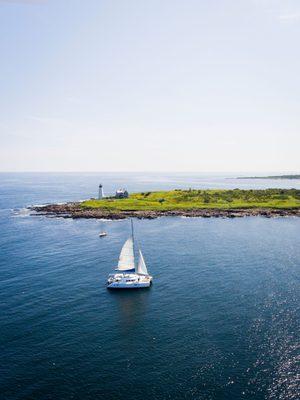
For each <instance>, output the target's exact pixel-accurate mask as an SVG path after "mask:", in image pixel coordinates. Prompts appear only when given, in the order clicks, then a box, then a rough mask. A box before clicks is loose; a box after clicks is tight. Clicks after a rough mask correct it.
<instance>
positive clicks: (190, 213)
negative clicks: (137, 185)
mask: <svg viewBox="0 0 300 400" xmlns="http://www.w3.org/2000/svg"><path fill="white" fill-rule="evenodd" d="M29 209H30V211H31V212H32V215H38V216H40V215H44V216H46V217H62V218H73V219H76V218H96V219H114V220H115V219H125V218H131V217H132V218H139V219H142V218H145V219H154V218H158V217H169V216H172V217H178V216H181V217H202V218H211V217H214V218H241V217H250V216H263V217H266V218H272V217H288V216H297V217H300V208H296V209H269V208H268V209H267V208H247V209H226V210H224V209H194V210H172V211H107V210H104V209H100V208H83V207H81V206H80V203H65V204H49V205H43V206H32V207H29Z"/></svg>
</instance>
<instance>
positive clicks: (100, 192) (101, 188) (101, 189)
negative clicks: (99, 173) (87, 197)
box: [98, 183, 104, 200]
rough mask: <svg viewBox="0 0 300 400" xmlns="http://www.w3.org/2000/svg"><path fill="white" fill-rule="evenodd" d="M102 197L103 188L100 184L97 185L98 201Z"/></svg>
mask: <svg viewBox="0 0 300 400" xmlns="http://www.w3.org/2000/svg"><path fill="white" fill-rule="evenodd" d="M103 197H104V193H103V186H102V183H100V185H99V194H98V199H99V200H101V199H103Z"/></svg>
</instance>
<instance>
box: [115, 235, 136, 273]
mask: <svg viewBox="0 0 300 400" xmlns="http://www.w3.org/2000/svg"><path fill="white" fill-rule="evenodd" d="M117 269H118V270H119V271H126V270H130V269H134V252H133V240H132V238H129V239H127V240H126V242H125V244H124V246H123V247H122V250H121V253H120V257H119V262H118V268H117Z"/></svg>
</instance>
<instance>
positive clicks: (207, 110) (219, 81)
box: [0, 0, 300, 173]
mask: <svg viewBox="0 0 300 400" xmlns="http://www.w3.org/2000/svg"><path fill="white" fill-rule="evenodd" d="M299 43H300V2H299V0H151V1H146V0H126V1H124V0H69V1H67V0H48V1H47V0H40V1H39V0H23V1H21V0H19V1H18V0H6V1H4V0H0V171H184V172H185V171H199V172H224V171H232V172H235V171H236V172H244V171H245V172H246V171H253V172H262V173H263V172H269V171H274V172H275V171H276V172H282V173H285V172H298V173H299V172H300V44H299Z"/></svg>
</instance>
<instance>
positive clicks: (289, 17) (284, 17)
mask: <svg viewBox="0 0 300 400" xmlns="http://www.w3.org/2000/svg"><path fill="white" fill-rule="evenodd" d="M279 20H280V21H282V22H296V21H300V12H298V13H290V14H281V15H279Z"/></svg>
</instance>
